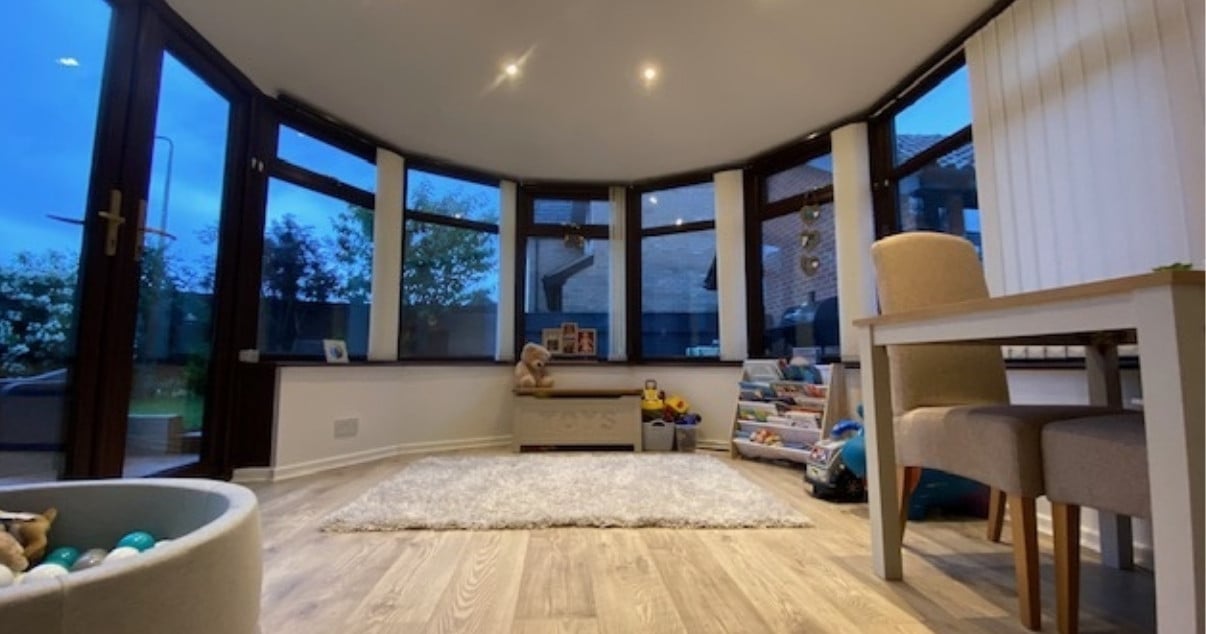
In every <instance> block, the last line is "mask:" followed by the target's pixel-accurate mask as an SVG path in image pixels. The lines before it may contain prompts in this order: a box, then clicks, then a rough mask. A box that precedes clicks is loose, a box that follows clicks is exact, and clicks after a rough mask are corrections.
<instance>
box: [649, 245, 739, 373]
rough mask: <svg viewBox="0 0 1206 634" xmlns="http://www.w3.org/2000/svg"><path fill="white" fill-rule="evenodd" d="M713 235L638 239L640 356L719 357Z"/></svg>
mask: <svg viewBox="0 0 1206 634" xmlns="http://www.w3.org/2000/svg"><path fill="white" fill-rule="evenodd" d="M715 267H716V231H715V230H712V229H709V230H707V231H691V232H687V233H673V234H669V235H664V236H648V237H644V238H641V353H642V355H644V356H645V357H646V358H656V357H684V356H687V357H718V356H720V322H719V317H718V313H717V306H716V268H715Z"/></svg>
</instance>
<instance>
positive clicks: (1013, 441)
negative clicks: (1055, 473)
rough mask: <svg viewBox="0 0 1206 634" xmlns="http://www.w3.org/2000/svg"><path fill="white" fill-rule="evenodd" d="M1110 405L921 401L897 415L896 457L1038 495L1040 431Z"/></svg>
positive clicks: (905, 462)
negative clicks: (922, 403) (951, 404)
mask: <svg viewBox="0 0 1206 634" xmlns="http://www.w3.org/2000/svg"><path fill="white" fill-rule="evenodd" d="M1112 411H1113V410H1110V409H1109V408H1095V407H1085V406H1080V405H958V406H954V407H919V408H917V409H913V410H909V411H908V412H905V413H904V414H902V415H901V416H900V417H899V418H898V420H897V427H898V431H897V432H896V433H897V439H896V460H897V462H898V463H899V464H902V465H924V466H926V467H930V468H933V469H941V470H943V471H948V472H950V473H956V474H959V475H961V476H963V477H965V478H971V479H972V480H975V481H977V482H982V483H984V484H987V485H989V486H993V487H996V488H998V489H1001V490H1002V491H1007V492H1010V493H1017V494H1020V495H1023V496H1026V497H1037V496H1039V495H1041V494H1042V493H1043V490H1044V487H1043V455H1042V452H1041V451H1040V446H1041V442H1040V437H1041V435H1042V434H1043V433H1044V429H1045V426H1046V425H1047V424H1048V423H1049V422H1051V421H1058V420H1061V419H1065V418H1069V417H1075V416H1090V415H1094V414H1109V413H1111V412H1112ZM1078 462H1080V461H1078Z"/></svg>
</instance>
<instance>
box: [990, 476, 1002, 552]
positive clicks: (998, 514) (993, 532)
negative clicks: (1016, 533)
mask: <svg viewBox="0 0 1206 634" xmlns="http://www.w3.org/2000/svg"><path fill="white" fill-rule="evenodd" d="M1004 525H1005V493H1004V492H1003V491H1001V490H1000V489H998V488H997V487H992V488H991V489H989V491H988V541H990V542H998V543H999V542H1000V541H1001V527H1002V526H1004Z"/></svg>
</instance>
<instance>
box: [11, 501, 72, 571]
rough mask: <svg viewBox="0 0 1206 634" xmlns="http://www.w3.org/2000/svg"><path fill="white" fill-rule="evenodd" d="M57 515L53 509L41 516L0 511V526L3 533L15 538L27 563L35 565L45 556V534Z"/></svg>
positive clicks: (47, 510)
mask: <svg viewBox="0 0 1206 634" xmlns="http://www.w3.org/2000/svg"><path fill="white" fill-rule="evenodd" d="M58 515H59V512H58V511H57V510H55V509H53V508H51V509H46V512H44V513H42V514H41V515H38V514H37V513H9V512H5V511H0V525H3V527H4V530H5V532H7V533H8V534H9V535H10V536H12V537H15V538H16V540H17V543H18V544H20V545H21V547H22V548H23V549H24V552H23V553H22V554H23V555H24V556H25V559H27V560H28V562H27V563H33V564H36V563H37V562H39V561H41V560H42V557H43V556H44V555H45V554H46V543H47V539H46V534H47V533H49V532H50V525H51V524H52V523H53V522H54V519H55V518H56V517H58ZM18 572H19V571H18Z"/></svg>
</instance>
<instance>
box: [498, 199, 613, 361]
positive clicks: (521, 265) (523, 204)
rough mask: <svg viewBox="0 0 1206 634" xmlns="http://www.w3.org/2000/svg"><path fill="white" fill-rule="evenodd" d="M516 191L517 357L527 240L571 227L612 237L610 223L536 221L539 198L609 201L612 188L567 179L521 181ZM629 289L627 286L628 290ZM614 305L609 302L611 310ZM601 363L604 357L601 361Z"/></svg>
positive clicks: (596, 237)
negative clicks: (557, 180)
mask: <svg viewBox="0 0 1206 634" xmlns="http://www.w3.org/2000/svg"><path fill="white" fill-rule="evenodd" d="M515 189H516V194H515V198H516V200H515V253H514V256H515V311H514V321H515V323H514V329H513V333H514V342H513V343H514V346H513V348H514V349H513V351H512V353H513V354H514V355H515V356H514V358H516V359H518V358H519V351H520V349H521V348H523V343H524V326H525V325H526V323H527V309H526V307H525V306H524V303H523V298H524V297H526V296H527V270H528V257H527V255H528V240H529V239H531V238H563V237H565V236H566V235H568V234H569V231H570V230H572V231H573V233H574V234H575V235H580V236H582V237H583V238H586V239H588V240H607V241H609V240H610V239H611V225H610V224H606V225H600V224H586V225H573V226H571V225H564V224H553V223H546V222H536V201H537V200H538V199H554V200H579V201H591V202H597V201H605V202H610V200H611V193H610V188H609V187H608V186H606V185H583V184H565V183H555V184H550V183H520V184H519V185H518V187H516V188H515ZM628 291H629V289H627V288H625V294H627V293H628ZM610 311H611V306H608V312H609V313H610ZM600 362H601V363H602V362H603V361H600Z"/></svg>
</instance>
